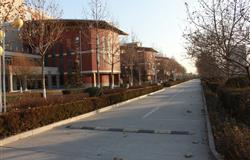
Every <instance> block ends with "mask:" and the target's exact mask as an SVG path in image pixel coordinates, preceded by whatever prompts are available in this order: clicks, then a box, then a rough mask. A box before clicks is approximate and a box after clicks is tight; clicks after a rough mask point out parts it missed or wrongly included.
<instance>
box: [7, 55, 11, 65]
mask: <svg viewBox="0 0 250 160" xmlns="http://www.w3.org/2000/svg"><path fill="white" fill-rule="evenodd" d="M5 62H6V64H7V65H12V59H11V57H5Z"/></svg>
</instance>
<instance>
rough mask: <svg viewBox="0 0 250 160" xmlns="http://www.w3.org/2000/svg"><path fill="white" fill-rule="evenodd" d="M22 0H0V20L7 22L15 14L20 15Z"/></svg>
mask: <svg viewBox="0 0 250 160" xmlns="http://www.w3.org/2000/svg"><path fill="white" fill-rule="evenodd" d="M22 10H23V1H22V0H1V3H0V22H1V23H3V22H9V21H12V20H13V19H15V18H16V17H17V16H19V15H22V13H23V12H22Z"/></svg>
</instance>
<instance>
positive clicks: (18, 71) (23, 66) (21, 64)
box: [11, 56, 39, 92]
mask: <svg viewBox="0 0 250 160" xmlns="http://www.w3.org/2000/svg"><path fill="white" fill-rule="evenodd" d="M38 65H39V63H38V62H36V61H35V60H34V59H31V58H28V57H25V56H15V57H13V60H12V65H11V71H12V72H13V73H14V74H15V75H16V76H17V79H18V81H19V84H20V91H21V92H22V89H23V83H22V82H23V80H24V81H27V77H28V76H31V75H32V74H33V71H34V66H38ZM25 83H27V82H25ZM26 87H27V86H26Z"/></svg>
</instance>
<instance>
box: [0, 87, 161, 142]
mask: <svg viewBox="0 0 250 160" xmlns="http://www.w3.org/2000/svg"><path fill="white" fill-rule="evenodd" d="M165 89H166V88H163V89H161V90H158V91H155V92H152V93H149V94H146V95H142V96H139V97H136V98H133V99H129V100H127V101H124V102H120V103H117V104H113V105H110V106H107V107H104V108H101V109H98V110H95V111H92V112H89V113H85V114H82V115H79V116H76V117H72V118H69V119H66V120H62V121H59V122H55V123H52V124H49V125H46V126H43V127H40V128H37V129H33V130H30V131H26V132H23V133H20V134H17V135H14V136H10V137H8V138H5V139H2V140H0V146H4V145H6V144H9V143H12V142H15V141H18V140H21V139H24V138H28V137H31V136H34V135H37V134H40V133H43V132H46V131H49V130H51V129H53V128H56V127H59V126H63V125H66V124H69V123H72V122H75V121H78V120H80V119H84V118H88V117H90V116H94V115H96V114H98V113H103V112H106V111H108V110H111V109H113V108H116V107H119V106H121V105H124V104H126V103H130V102H133V101H136V100H139V99H143V98H145V97H147V96H149V95H152V94H156V93H159V92H162V91H165Z"/></svg>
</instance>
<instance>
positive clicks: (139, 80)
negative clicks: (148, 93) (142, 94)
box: [139, 68, 141, 86]
mask: <svg viewBox="0 0 250 160" xmlns="http://www.w3.org/2000/svg"><path fill="white" fill-rule="evenodd" d="M139 86H141V68H139Z"/></svg>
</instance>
